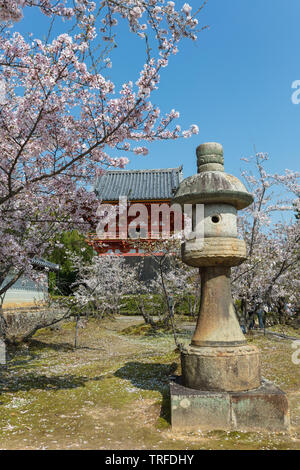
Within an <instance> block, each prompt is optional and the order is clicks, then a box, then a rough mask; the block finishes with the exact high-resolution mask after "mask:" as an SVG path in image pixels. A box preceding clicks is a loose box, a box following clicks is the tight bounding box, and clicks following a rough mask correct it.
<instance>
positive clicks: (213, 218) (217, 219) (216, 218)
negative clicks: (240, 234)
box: [211, 214, 221, 224]
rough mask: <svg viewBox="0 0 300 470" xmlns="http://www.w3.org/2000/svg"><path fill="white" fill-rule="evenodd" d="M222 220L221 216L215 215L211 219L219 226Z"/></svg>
mask: <svg viewBox="0 0 300 470" xmlns="http://www.w3.org/2000/svg"><path fill="white" fill-rule="evenodd" d="M220 220H221V216H220V215H218V214H215V215H213V216H212V218H211V221H212V222H213V223H214V224H218V223H219V222H220Z"/></svg>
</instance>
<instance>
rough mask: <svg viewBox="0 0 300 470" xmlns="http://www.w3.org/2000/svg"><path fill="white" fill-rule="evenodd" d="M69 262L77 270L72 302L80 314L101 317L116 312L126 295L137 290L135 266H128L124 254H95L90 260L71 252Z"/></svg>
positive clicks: (118, 310) (118, 311)
mask: <svg viewBox="0 0 300 470" xmlns="http://www.w3.org/2000/svg"><path fill="white" fill-rule="evenodd" d="M71 261H72V263H73V266H74V269H75V271H76V272H77V281H76V282H75V283H74V285H73V296H72V299H71V301H72V302H73V304H74V305H75V306H76V309H79V311H80V313H81V314H82V312H86V313H87V314H92V315H95V316H96V317H97V318H103V317H104V315H106V314H112V315H114V314H119V313H120V307H121V301H122V298H123V297H124V296H125V295H129V294H136V293H137V291H138V273H137V269H136V268H134V267H132V266H129V265H128V264H127V263H126V260H125V258H124V257H123V256H116V255H105V256H98V254H95V256H94V257H93V258H92V261H91V262H85V263H84V262H83V259H82V257H80V256H78V255H74V254H73V255H72V258H71Z"/></svg>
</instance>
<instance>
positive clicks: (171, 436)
mask: <svg viewBox="0 0 300 470" xmlns="http://www.w3.org/2000/svg"><path fill="white" fill-rule="evenodd" d="M137 323H141V320H140V319H139V318H138V317H135V318H133V317H128V318H126V317H120V318H118V319H116V320H109V321H108V320H105V321H103V322H102V323H100V322H96V321H90V322H89V324H88V326H87V327H86V328H85V329H82V330H80V337H79V348H78V349H76V350H74V349H73V346H72V345H73V341H74V324H73V323H66V324H65V325H64V326H63V328H62V329H61V330H59V331H50V330H49V329H47V330H41V331H39V332H38V333H37V334H36V335H35V336H34V338H33V340H32V341H31V343H30V344H28V345H26V346H23V347H22V348H19V349H16V350H15V351H10V360H9V363H8V367H7V368H6V369H2V370H0V392H1V393H0V419H1V426H0V449H131V450H132V449H157V450H160V449H166V450H173V449H178V450H185V449H191V450H195V449H299V448H300V387H299V384H300V365H295V364H293V362H292V354H293V352H294V350H293V349H292V346H291V345H292V342H291V341H287V340H280V339H278V338H275V337H272V336H267V337H264V336H262V335H259V336H255V335H254V336H252V337H249V342H251V343H252V344H256V345H257V346H258V347H259V348H260V349H261V352H262V355H261V357H262V372H263V376H264V377H265V378H267V379H269V380H272V381H274V382H275V384H276V385H278V386H279V387H281V388H282V389H283V390H284V391H285V392H287V394H288V398H289V402H290V408H291V421H292V432H291V434H290V435H289V434H283V433H249V432H248V433H246V432H224V431H218V430H216V431H214V432H209V433H207V432H206V433H204V432H201V430H200V429H199V431H198V432H189V433H182V434H180V433H174V432H172V430H171V427H170V422H169V406H170V405H169V396H168V388H169V387H168V375H170V374H172V373H174V371H175V370H176V373H180V366H179V354H178V353H177V352H176V351H175V346H174V341H173V337H172V335H171V334H165V333H163V332H161V333H159V334H157V335H156V336H150V335H147V334H145V333H146V332H145V331H143V329H141V331H140V330H139V329H138V328H136V329H134V328H133V329H132V331H133V332H134V333H137V332H138V331H140V332H143V333H144V334H142V335H141V334H139V335H138V334H132V332H131V334H128V332H130V331H131V330H130V328H128V327H130V326H134V325H135V324H137ZM124 329H126V334H124V331H123V330H124ZM135 330H136V331H135ZM190 335H191V331H186V332H184V330H182V335H181V339H182V340H183V341H185V342H189V337H190Z"/></svg>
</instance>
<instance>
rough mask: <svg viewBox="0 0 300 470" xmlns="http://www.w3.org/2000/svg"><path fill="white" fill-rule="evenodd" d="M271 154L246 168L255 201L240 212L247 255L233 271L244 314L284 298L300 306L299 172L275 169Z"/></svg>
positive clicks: (272, 305) (273, 307)
mask: <svg viewBox="0 0 300 470" xmlns="http://www.w3.org/2000/svg"><path fill="white" fill-rule="evenodd" d="M268 159H269V157H268V155H267V154H262V153H259V154H257V155H256V156H255V157H252V158H250V159H248V160H247V159H246V162H247V164H248V165H249V166H250V168H249V169H247V170H245V171H243V173H242V174H243V176H244V179H245V182H246V185H247V187H248V190H249V191H250V192H251V193H252V194H253V195H254V203H253V204H252V205H251V206H250V207H248V208H247V209H245V210H244V211H243V212H242V213H240V216H239V230H240V234H241V236H242V237H243V238H244V239H245V240H246V243H247V247H248V259H247V261H246V262H244V263H243V264H242V265H241V266H239V267H237V268H235V269H234V270H233V275H232V286H233V293H234V296H235V298H236V299H240V301H241V304H242V309H243V314H244V316H245V318H247V313H248V312H249V311H250V310H251V311H254V312H255V311H257V310H258V309H259V308H262V307H264V306H267V307H268V308H269V310H276V309H277V310H278V307H279V306H280V304H281V302H282V301H283V302H284V303H289V304H291V306H293V307H294V308H297V306H298V307H299V291H300V276H299V274H300V248H299V242H300V223H299V222H300V221H299V220H297V218H296V217H295V209H296V211H297V210H299V209H298V208H299V202H300V199H299V196H300V185H299V176H300V174H299V173H297V172H294V171H290V170H286V171H285V174H283V175H279V174H270V173H268V172H267V169H266V166H267V162H268Z"/></svg>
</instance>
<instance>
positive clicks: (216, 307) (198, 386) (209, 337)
mask: <svg viewBox="0 0 300 470" xmlns="http://www.w3.org/2000/svg"><path fill="white" fill-rule="evenodd" d="M196 153H197V167H198V174H197V175H194V176H191V177H189V178H186V179H185V180H184V181H182V182H181V184H180V186H179V187H178V189H177V191H176V193H175V195H174V198H173V203H179V204H181V205H182V206H184V205H185V204H192V205H193V214H194V213H195V212H196V205H197V204H203V205H204V220H203V221H202V223H199V224H198V225H197V224H196V223H195V221H193V224H194V227H193V230H194V232H195V233H196V237H195V238H192V239H190V240H187V241H186V242H185V243H184V244H183V246H182V259H183V261H184V262H185V263H186V264H188V265H190V266H194V267H199V270H200V275H201V305H200V312H199V317H198V321H197V325H196V329H195V332H194V335H193V338H192V341H191V344H190V346H188V347H187V348H186V349H185V350H183V351H182V352H181V365H182V377H181V378H180V380H179V381H178V380H177V382H176V381H175V382H174V381H173V382H171V406H172V426H173V427H178V426H179V427H180V428H191V427H195V426H198V427H200V428H201V427H202V428H208V429H216V428H217V429H222V428H224V429H228V428H234V429H236V428H237V427H239V425H242V424H244V425H245V426H246V428H247V429H253V427H254V428H256V427H258V428H259V427H262V426H263V427H264V426H265V425H266V422H267V421H268V420H267V421H266V420H265V419H264V418H263V422H262V421H260V420H257V419H256V420H255V419H254V421H255V422H254V423H252V421H251V419H250V418H249V419H250V421H249V419H248V418H247V417H249V416H250V415H251V413H252V414H253V413H254V415H255V416H256V415H257V412H258V410H259V407H260V405H258V410H257V409H255V407H254V408H253V404H254V402H256V403H258V404H259V403H260V402H259V400H261V399H262V402H261V406H262V408H264V410H265V412H264V413H261V415H262V417H264V415H265V413H266V412H267V413H269V414H270V413H271V416H274V413H275V414H276V418H275V421H274V419H273V421H272V424H271V425H270V426H269V428H270V429H276V430H277V429H287V428H288V426H289V419H288V417H289V414H288V404H287V400H286V397H285V396H284V394H283V392H281V390H279V389H277V388H276V387H274V386H273V384H270V383H267V382H266V381H265V380H262V379H261V373H260V356H259V350H258V349H257V348H256V347H255V346H253V345H249V344H247V341H246V339H245V336H244V335H243V333H242V330H241V328H240V325H239V322H238V319H237V317H236V313H235V308H234V304H233V300H232V296H231V286H230V272H231V267H233V266H238V265H239V264H241V263H243V261H245V260H246V258H247V253H246V244H245V242H244V240H240V239H239V238H238V232H237V211H238V210H240V209H244V208H245V207H247V206H248V205H250V204H251V203H252V202H253V197H252V195H251V194H249V193H248V191H247V190H246V188H245V186H244V185H243V184H242V183H241V181H239V179H238V178H236V177H235V176H232V175H229V174H227V173H225V171H224V158H223V148H222V146H221V145H220V144H218V143H205V144H202V145H200V146H199V147H198V148H197V150H196ZM193 218H194V217H193ZM197 230H199V233H197ZM200 230H202V232H201V233H200ZM197 391H198V392H197ZM249 391H251V393H252V398H251V396H250V398H249V396H248V395H247V393H248V394H249ZM255 393H258V394H259V396H260V399H258V398H257V396H256V395H255ZM253 394H254V395H253ZM270 394H271V395H272V400H270V399H269V395H270ZM274 397H276V398H277V399H279V402H280V403H279V402H278V401H276V400H275V402H274ZM278 397H279V398H278ZM245 400H246V401H245ZM253 400H254V401H253ZM235 402H237V403H239V405H238V409H237V410H234V403H235ZM283 402H284V406H283ZM241 403H242V405H241ZM270 403H272V405H270ZM247 404H248V406H247ZM270 406H271V408H272V407H273V408H274V407H275V408H274V409H275V412H274V410H273V408H272V410H270ZM266 410H268V411H266ZM238 417H239V418H238ZM245 422H246V424H245ZM250 422H251V423H252V424H251V423H250ZM247 423H248V424H247ZM249 423H250V424H249ZM260 425H261V426H260Z"/></svg>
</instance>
